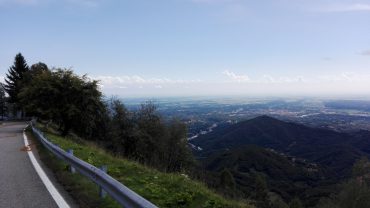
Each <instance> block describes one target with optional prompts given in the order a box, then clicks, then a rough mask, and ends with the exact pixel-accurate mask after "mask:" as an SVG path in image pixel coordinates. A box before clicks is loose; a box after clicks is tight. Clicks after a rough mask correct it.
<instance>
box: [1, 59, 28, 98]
mask: <svg viewBox="0 0 370 208" xmlns="http://www.w3.org/2000/svg"><path fill="white" fill-rule="evenodd" d="M28 70H29V68H28V65H27V63H26V60H25V59H24V57H23V56H22V54H21V53H18V54H17V55H16V56H15V59H14V64H13V66H11V67H10V68H9V70H8V74H6V78H5V91H6V92H7V93H8V95H9V102H10V103H16V104H17V103H18V102H19V99H18V93H19V92H20V91H21V89H22V87H23V86H22V81H23V79H24V77H25V74H26V73H27V72H28Z"/></svg>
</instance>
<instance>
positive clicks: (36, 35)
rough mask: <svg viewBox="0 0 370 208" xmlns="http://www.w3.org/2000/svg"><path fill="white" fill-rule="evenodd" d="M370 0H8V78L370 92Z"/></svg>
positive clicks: (118, 89)
mask: <svg viewBox="0 0 370 208" xmlns="http://www.w3.org/2000/svg"><path fill="white" fill-rule="evenodd" d="M369 21H370V1H369V0H358V1H351V0H338V1H333V0H317V1H304V0H299V1H293V0H278V1H275V0H267V1H263V2H259V1H258V2H253V1H245V0H172V1H169V0H168V1H165V0H159V1H147V0H137V1H118V0H106V1H103V0H61V1H56V0H0V25H1V30H2V31H3V32H2V33H0V45H1V48H2V50H1V51H0V74H1V76H2V77H0V78H3V76H5V74H6V73H7V70H8V68H9V66H11V65H12V63H13V60H14V56H15V55H16V53H18V52H21V53H22V54H23V55H24V56H25V58H26V60H27V62H28V64H29V65H31V64H33V63H36V62H44V63H46V64H48V65H49V66H50V67H62V68H63V67H64V68H72V69H73V70H74V71H75V72H76V73H77V74H80V75H83V74H88V76H89V77H91V78H93V79H98V80H101V83H100V84H101V89H102V91H103V92H104V94H106V95H107V96H110V95H117V96H122V97H188V96H252V97H253V96H259V97H260V96H277V97H294V96H312V97H316V96H320V97H326V96H327V97H363V96H366V95H370V27H369Z"/></svg>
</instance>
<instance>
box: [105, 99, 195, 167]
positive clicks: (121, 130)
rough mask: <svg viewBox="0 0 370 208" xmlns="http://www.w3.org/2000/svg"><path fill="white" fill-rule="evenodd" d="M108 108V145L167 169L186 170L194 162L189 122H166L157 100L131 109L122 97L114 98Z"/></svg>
mask: <svg viewBox="0 0 370 208" xmlns="http://www.w3.org/2000/svg"><path fill="white" fill-rule="evenodd" d="M108 109H109V119H110V121H109V124H108V126H109V128H110V129H109V135H108V138H109V143H110V144H109V145H108V149H111V150H113V151H114V152H115V153H117V154H119V155H122V156H125V157H127V158H131V159H134V160H137V161H139V162H141V163H143V164H146V165H149V166H152V167H156V168H157V169H159V170H162V171H166V172H179V171H186V170H187V169H188V168H189V167H190V166H191V165H192V164H193V157H192V154H191V152H190V150H189V148H188V144H187V140H186V126H185V125H184V124H183V123H182V122H180V121H178V120H172V121H170V122H169V123H165V122H164V121H163V120H162V118H161V116H160V115H159V114H158V112H157V110H156V106H155V105H154V104H153V103H151V102H148V103H144V104H142V105H141V107H140V109H139V110H138V111H136V112H130V111H128V110H127V109H126V107H125V106H124V105H123V103H122V102H121V101H119V100H117V99H111V100H110V101H109V102H108Z"/></svg>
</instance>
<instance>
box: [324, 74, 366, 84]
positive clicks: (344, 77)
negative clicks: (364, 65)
mask: <svg viewBox="0 0 370 208" xmlns="http://www.w3.org/2000/svg"><path fill="white" fill-rule="evenodd" d="M318 79H319V80H320V81H324V82H357V83H358V82H370V74H357V73H353V72H343V73H341V74H334V75H333V74H330V75H321V76H319V77H318Z"/></svg>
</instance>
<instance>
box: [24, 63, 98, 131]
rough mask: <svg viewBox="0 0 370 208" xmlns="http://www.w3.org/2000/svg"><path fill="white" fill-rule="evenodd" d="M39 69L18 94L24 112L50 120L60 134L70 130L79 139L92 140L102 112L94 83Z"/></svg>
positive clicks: (58, 70) (69, 72) (61, 72)
mask: <svg viewBox="0 0 370 208" xmlns="http://www.w3.org/2000/svg"><path fill="white" fill-rule="evenodd" d="M42 68H43V67H41V70H38V69H35V71H32V72H34V74H33V75H32V76H34V77H33V78H32V80H31V82H30V84H29V85H27V87H26V88H24V89H23V90H22V92H21V93H20V94H19V97H20V99H21V101H22V102H23V103H25V104H26V105H25V108H26V110H27V111H29V112H32V113H33V114H34V116H38V117H40V118H44V119H51V120H52V121H53V122H55V123H56V124H58V125H59V126H60V130H61V131H62V134H63V135H67V134H68V132H69V130H71V129H73V130H74V131H75V132H76V133H78V134H79V135H81V136H85V137H87V138H92V137H93V136H94V129H96V128H97V123H98V122H99V120H100V119H101V114H103V112H104V110H105V108H104V104H103V102H102V101H101V96H102V95H101V92H100V91H99V90H98V85H97V81H91V80H89V79H88V78H87V77H86V76H82V77H79V76H77V75H75V74H74V73H73V72H72V71H70V70H62V69H56V70H54V71H48V70H42ZM36 72H37V73H36ZM36 74H37V75H36Z"/></svg>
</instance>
